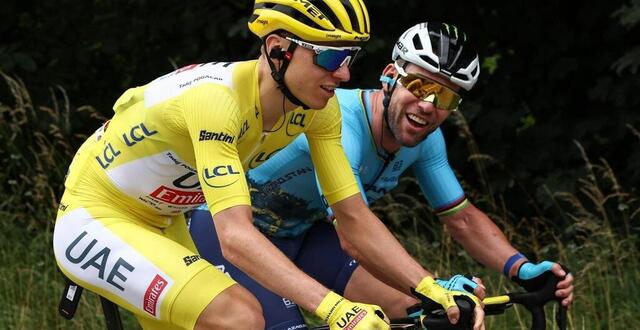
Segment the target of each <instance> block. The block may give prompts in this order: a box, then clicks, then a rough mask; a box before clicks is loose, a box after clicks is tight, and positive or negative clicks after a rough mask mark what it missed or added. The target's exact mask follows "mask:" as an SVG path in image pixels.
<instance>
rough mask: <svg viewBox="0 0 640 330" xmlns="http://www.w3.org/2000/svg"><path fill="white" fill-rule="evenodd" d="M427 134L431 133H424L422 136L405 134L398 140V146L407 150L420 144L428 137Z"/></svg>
mask: <svg viewBox="0 0 640 330" xmlns="http://www.w3.org/2000/svg"><path fill="white" fill-rule="evenodd" d="M429 133H431V132H426V133H424V134H409V133H407V132H405V133H404V134H403V135H402V138H401V139H400V144H401V145H402V146H403V147H407V148H412V147H415V146H417V145H418V144H420V142H422V141H424V140H425V139H426V138H427V136H429Z"/></svg>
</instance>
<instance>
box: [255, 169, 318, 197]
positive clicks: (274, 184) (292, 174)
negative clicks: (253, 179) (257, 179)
mask: <svg viewBox="0 0 640 330" xmlns="http://www.w3.org/2000/svg"><path fill="white" fill-rule="evenodd" d="M312 172H313V170H312V169H311V168H310V167H308V166H305V167H302V168H299V169H297V170H295V171H291V172H289V173H287V174H285V175H283V176H281V177H279V178H277V179H273V180H271V181H269V182H268V183H266V184H265V185H264V186H263V187H262V189H261V190H262V191H273V190H275V189H277V188H278V187H279V186H280V185H282V184H283V183H285V182H287V181H289V180H291V179H293V178H295V177H297V176H299V175H304V174H308V173H312Z"/></svg>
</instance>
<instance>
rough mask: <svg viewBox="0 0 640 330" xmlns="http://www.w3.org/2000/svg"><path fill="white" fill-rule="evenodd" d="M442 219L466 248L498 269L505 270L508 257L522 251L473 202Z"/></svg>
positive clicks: (478, 259) (454, 236)
mask: <svg viewBox="0 0 640 330" xmlns="http://www.w3.org/2000/svg"><path fill="white" fill-rule="evenodd" d="M441 220H442V222H443V223H444V225H445V226H446V228H447V231H448V232H450V233H451V235H452V236H453V238H454V239H455V240H456V241H457V242H458V243H460V244H461V245H462V246H463V247H464V249H465V251H467V252H468V253H469V254H470V255H471V256H472V257H473V258H474V259H475V260H477V261H478V262H480V263H482V264H483V265H485V266H487V267H490V268H491V269H494V270H495V271H497V272H502V267H503V265H504V263H505V261H506V260H507V259H509V257H510V256H512V255H514V254H515V253H517V252H518V251H517V250H516V249H515V248H514V247H513V246H511V244H510V243H509V241H508V240H507V238H506V237H505V236H504V234H503V233H502V231H501V230H500V228H498V226H496V224H495V223H493V221H491V219H489V217H488V216H487V215H486V214H485V213H484V212H482V211H480V210H478V209H477V208H476V207H475V206H474V205H473V204H471V203H469V204H468V205H467V206H466V207H465V208H464V209H462V210H460V211H459V212H457V213H455V214H453V215H451V216H448V217H442V218H441ZM524 261H525V260H524V259H523V260H521V261H520V262H518V263H517V264H514V267H512V269H518V268H517V266H519V264H520V263H522V262H524Z"/></svg>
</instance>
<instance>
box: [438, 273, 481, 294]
mask: <svg viewBox="0 0 640 330" xmlns="http://www.w3.org/2000/svg"><path fill="white" fill-rule="evenodd" d="M436 283H438V285H439V286H441V287H443V288H445V289H447V290H451V291H466V292H468V293H471V294H473V295H475V296H476V297H478V298H479V299H480V300H482V299H484V297H485V287H484V285H483V284H482V280H481V279H479V278H477V277H473V276H471V275H468V274H467V275H454V276H453V277H451V278H450V279H448V280H445V279H441V278H436Z"/></svg>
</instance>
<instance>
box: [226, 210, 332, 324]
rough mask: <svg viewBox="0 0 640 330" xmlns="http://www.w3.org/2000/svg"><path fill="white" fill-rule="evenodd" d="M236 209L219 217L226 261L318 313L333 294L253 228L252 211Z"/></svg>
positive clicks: (262, 283)
mask: <svg viewBox="0 0 640 330" xmlns="http://www.w3.org/2000/svg"><path fill="white" fill-rule="evenodd" d="M232 209H234V208H231V209H228V210H224V211H222V212H219V213H218V214H216V215H215V225H216V230H217V232H218V236H219V238H220V245H221V247H222V251H223V255H224V257H225V258H226V259H227V260H228V261H229V262H231V263H233V264H234V265H235V266H236V267H238V268H240V269H241V270H242V271H243V272H245V273H246V274H247V275H249V276H250V277H252V278H253V279H255V280H256V281H257V282H258V283H260V284H261V285H262V286H264V287H265V288H267V289H269V290H271V291H273V292H275V293H276V294H278V295H280V296H283V297H285V298H287V299H290V300H292V301H294V302H295V303H296V304H298V306H300V307H301V308H304V309H306V310H308V311H311V312H313V311H315V310H316V308H317V306H318V305H319V304H320V302H321V301H322V299H323V298H324V297H325V296H326V295H327V293H328V292H329V290H328V289H327V288H325V287H324V286H322V284H320V283H318V282H317V281H316V280H314V279H313V278H311V277H309V276H308V275H306V274H305V273H304V272H303V271H301V270H300V269H299V268H298V267H296V265H295V264H293V263H292V262H291V260H289V258H287V257H286V256H285V255H284V254H283V253H282V252H281V251H280V250H279V249H278V248H276V247H275V246H274V245H273V244H272V243H271V242H270V241H269V240H268V239H267V238H266V237H264V235H263V234H262V233H260V232H259V231H258V230H257V229H256V228H255V227H254V226H253V224H252V221H251V218H250V217H251V209H250V208H249V207H246V209H241V210H232ZM292 283H294V285H292Z"/></svg>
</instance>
